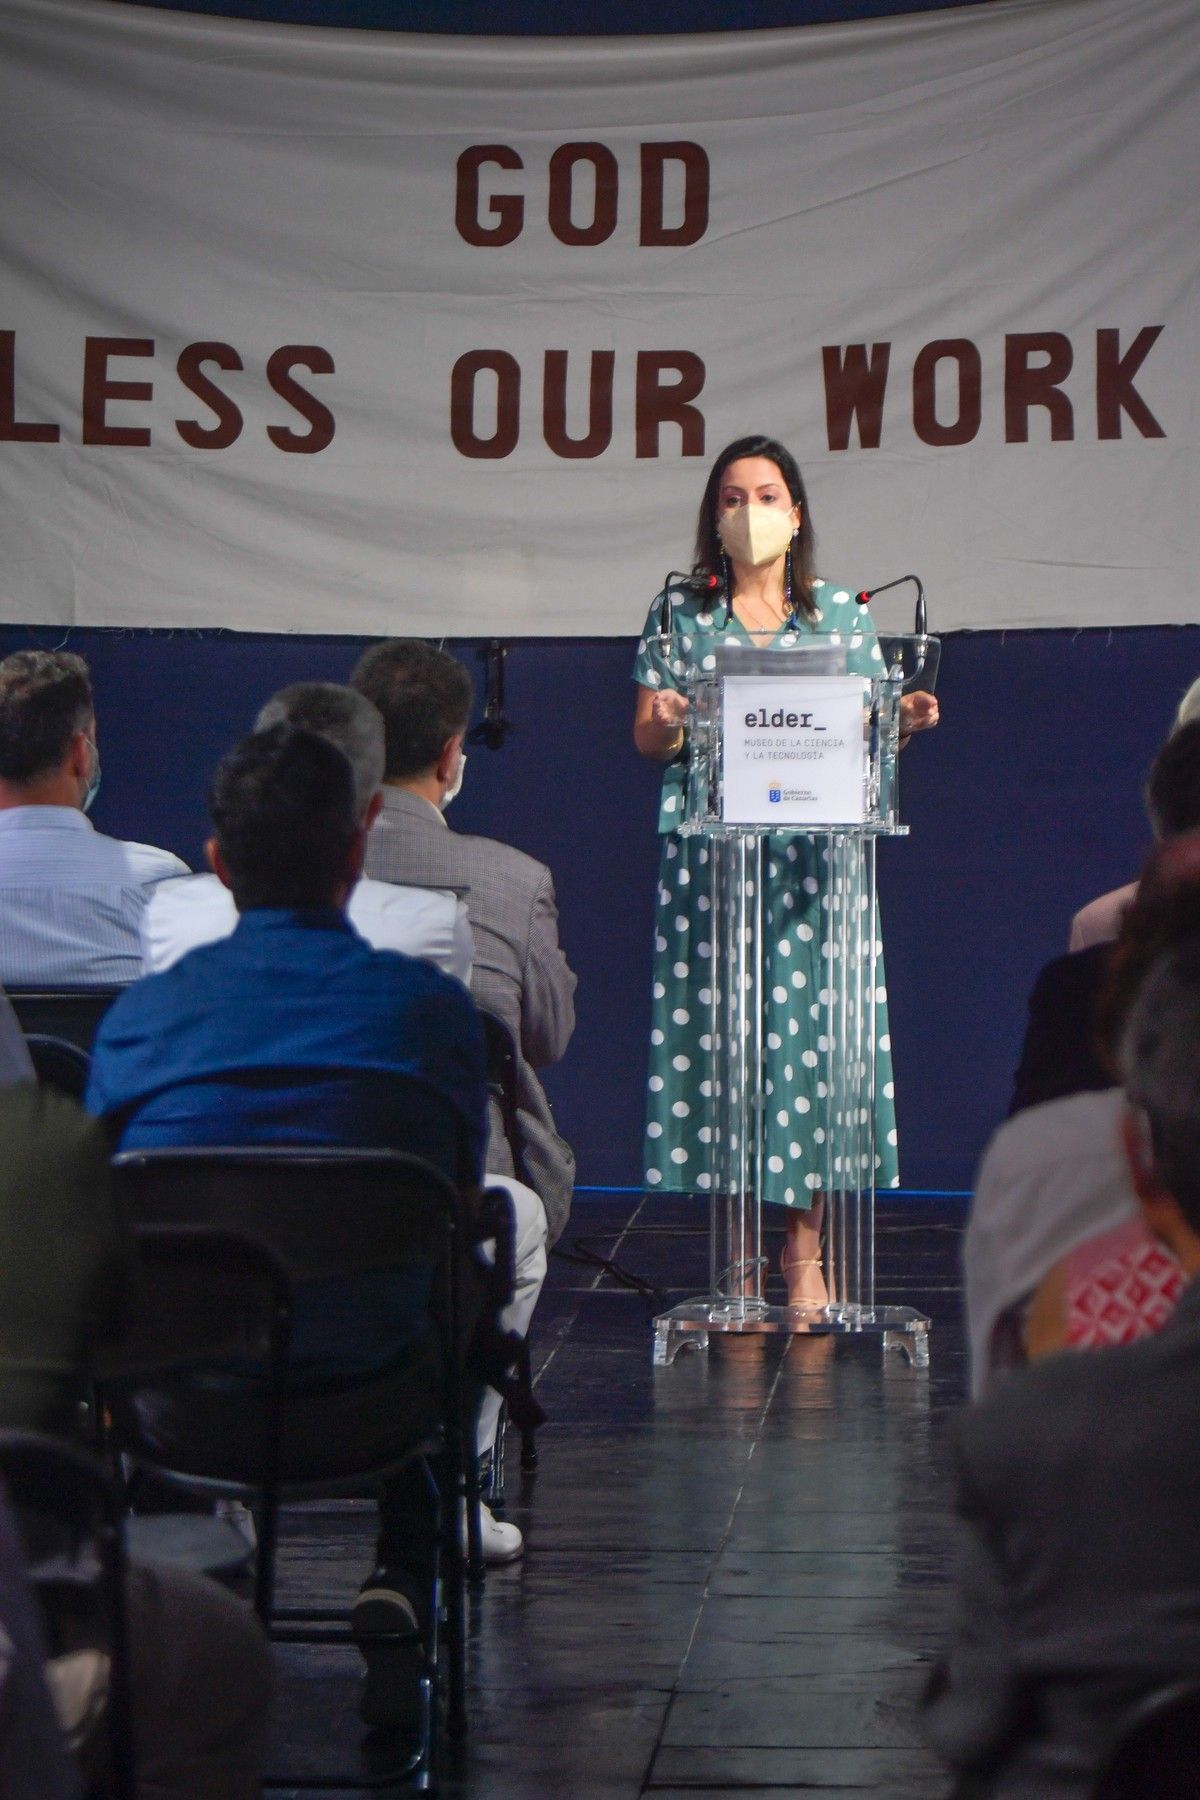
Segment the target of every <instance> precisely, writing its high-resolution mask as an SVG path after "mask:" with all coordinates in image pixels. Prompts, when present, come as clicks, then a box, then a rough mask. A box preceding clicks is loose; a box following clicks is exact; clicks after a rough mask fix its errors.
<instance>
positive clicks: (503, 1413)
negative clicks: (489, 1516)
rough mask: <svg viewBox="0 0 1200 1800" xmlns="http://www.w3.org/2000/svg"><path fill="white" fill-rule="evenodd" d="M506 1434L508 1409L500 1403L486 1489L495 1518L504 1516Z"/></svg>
mask: <svg viewBox="0 0 1200 1800" xmlns="http://www.w3.org/2000/svg"><path fill="white" fill-rule="evenodd" d="M507 1433H508V1407H507V1405H506V1404H504V1403H501V1407H500V1417H499V1418H498V1419H497V1421H496V1441H495V1443H494V1445H493V1446H492V1467H491V1481H490V1482H489V1484H488V1489H487V1503H488V1505H489V1506H490V1507H491V1509H492V1511H493V1512H494V1513H495V1515H496V1517H497V1518H498V1519H499V1518H502V1517H503V1516H504V1499H505V1496H504V1448H505V1438H506V1436H507Z"/></svg>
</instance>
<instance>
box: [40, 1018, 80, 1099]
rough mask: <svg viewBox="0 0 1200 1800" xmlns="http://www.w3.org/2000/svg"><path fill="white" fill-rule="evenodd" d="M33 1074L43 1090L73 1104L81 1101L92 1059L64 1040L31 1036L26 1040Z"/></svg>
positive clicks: (42, 1035)
mask: <svg viewBox="0 0 1200 1800" xmlns="http://www.w3.org/2000/svg"><path fill="white" fill-rule="evenodd" d="M25 1047H26V1049H27V1050H28V1051H29V1060H30V1062H31V1063H32V1064H33V1072H34V1074H35V1075H36V1076H37V1079H38V1081H39V1082H40V1083H41V1085H42V1086H43V1087H52V1088H56V1089H57V1090H58V1092H59V1093H60V1094H66V1095H68V1096H69V1098H70V1099H72V1100H82V1099H83V1096H84V1094H85V1093H86V1092H87V1084H88V1076H89V1075H90V1073H91V1069H92V1059H91V1057H90V1056H89V1055H88V1053H87V1051H86V1050H81V1049H80V1048H79V1046H78V1044H72V1043H71V1042H70V1041H69V1040H68V1039H67V1038H60V1037H47V1036H45V1035H44V1034H43V1033H42V1032H33V1033H31V1034H30V1035H29V1036H28V1037H27V1038H26V1039H25Z"/></svg>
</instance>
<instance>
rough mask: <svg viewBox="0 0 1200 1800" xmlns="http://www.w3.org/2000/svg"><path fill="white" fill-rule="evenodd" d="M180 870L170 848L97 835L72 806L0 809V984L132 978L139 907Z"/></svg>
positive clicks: (138, 966)
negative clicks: (162, 883) (130, 842)
mask: <svg viewBox="0 0 1200 1800" xmlns="http://www.w3.org/2000/svg"><path fill="white" fill-rule="evenodd" d="M187 873H188V867H187V864H186V863H184V862H181V861H180V859H179V857H177V856H172V855H171V853H170V851H168V850H156V849H154V848H153V846H151V845H149V844H127V843H122V842H121V840H120V839H118V838H110V837H105V836H104V834H103V832H99V831H97V830H96V829H95V827H94V826H93V824H92V822H91V820H90V819H88V818H86V817H85V815H84V814H83V813H81V812H79V811H77V810H76V808H74V807H72V806H14V807H9V808H7V809H5V810H4V811H0V983H3V985H4V986H6V987H33V986H38V985H40V984H42V983H45V984H47V985H48V986H54V987H106V986H112V985H117V984H119V983H122V982H129V981H136V980H137V979H138V977H139V975H140V974H141V973H142V944H141V919H142V911H143V908H144V907H145V904H146V901H147V899H148V898H149V896H150V893H151V891H152V890H153V888H154V886H155V884H156V883H157V882H159V881H163V880H165V879H166V877H168V876H171V875H186V874H187Z"/></svg>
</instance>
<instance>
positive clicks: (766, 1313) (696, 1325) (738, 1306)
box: [654, 1299, 929, 1369]
mask: <svg viewBox="0 0 1200 1800" xmlns="http://www.w3.org/2000/svg"><path fill="white" fill-rule="evenodd" d="M714 1332H727V1333H731V1334H734V1335H750V1334H753V1333H755V1332H776V1333H779V1332H795V1333H805V1334H807V1335H810V1336H813V1337H850V1336H857V1337H862V1336H865V1335H867V1334H870V1335H872V1336H874V1337H878V1338H879V1339H880V1342H881V1344H882V1347H883V1349H884V1350H885V1351H886V1350H900V1351H902V1352H903V1354H904V1355H905V1356H906V1357H907V1358H908V1360H909V1362H910V1363H912V1364H913V1366H914V1367H915V1368H919V1369H923V1368H927V1367H928V1364H929V1320H928V1319H927V1318H926V1317H925V1315H924V1313H919V1312H917V1311H916V1309H915V1307H911V1306H851V1305H845V1306H837V1305H834V1306H768V1305H767V1304H766V1303H765V1301H761V1300H712V1299H707V1300H685V1301H684V1302H683V1304H682V1305H681V1306H673V1307H672V1308H671V1310H670V1312H665V1313H659V1315H658V1317H657V1318H656V1319H655V1321H654V1366H655V1368H666V1366H667V1365H668V1364H669V1363H673V1362H674V1361H675V1358H676V1357H677V1356H678V1355H679V1352H680V1351H681V1350H685V1349H688V1348H690V1349H693V1350H707V1349H708V1340H709V1337H710V1336H711V1335H712V1334H713V1333H714Z"/></svg>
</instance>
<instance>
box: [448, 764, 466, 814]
mask: <svg viewBox="0 0 1200 1800" xmlns="http://www.w3.org/2000/svg"><path fill="white" fill-rule="evenodd" d="M466 766H467V757H466V752H465V751H464V750H460V751H459V753H458V767H457V769H456V770H455V771H454V780H453V781H452V782H451V783H450V786H449V787H448V788H447V789H446V791H445V793H444V794H443V795H442V811H443V812H445V810H446V808H447V807H448V806H449V804H450V802H451V801H452V800H457V799H458V796H459V795H460V794H461V792H462V784H463V770H464V769H465V768H466Z"/></svg>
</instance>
